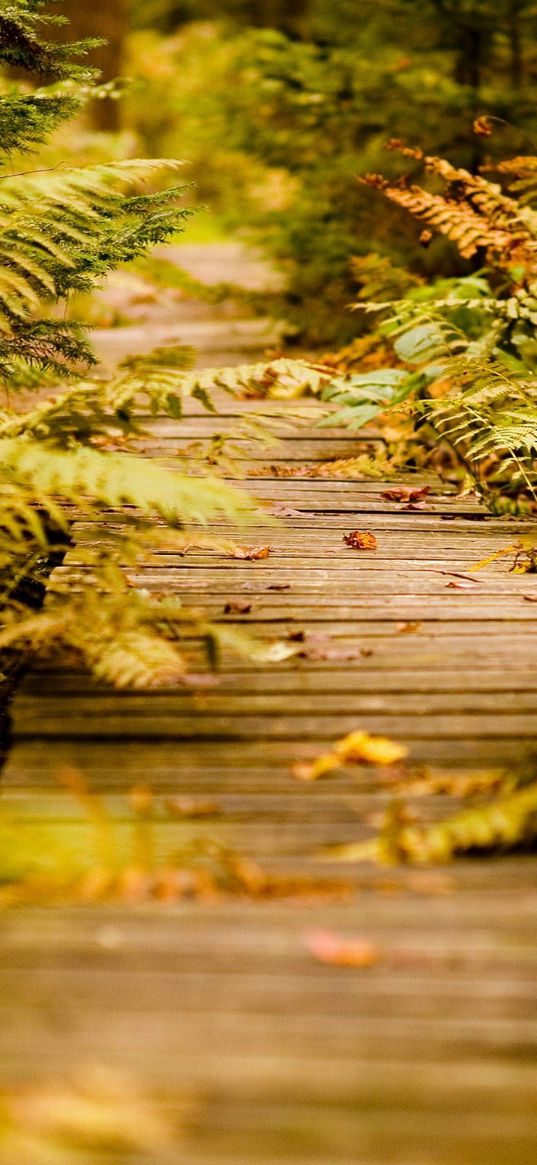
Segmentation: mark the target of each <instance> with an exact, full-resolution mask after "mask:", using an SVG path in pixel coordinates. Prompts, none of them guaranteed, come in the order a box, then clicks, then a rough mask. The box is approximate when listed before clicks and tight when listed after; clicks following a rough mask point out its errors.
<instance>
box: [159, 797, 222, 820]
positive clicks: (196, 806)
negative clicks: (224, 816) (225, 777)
mask: <svg viewBox="0 0 537 1165" xmlns="http://www.w3.org/2000/svg"><path fill="white" fill-rule="evenodd" d="M164 805H165V807H166V811H167V812H168V813H169V814H170V817H190V818H193V817H218V816H219V815H220V814H221V813H222V807H221V806H220V805H219V804H218V801H208V800H203V799H202V798H199V797H167V798H166V800H165V802H164Z"/></svg>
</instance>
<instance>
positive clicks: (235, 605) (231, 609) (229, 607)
mask: <svg viewBox="0 0 537 1165" xmlns="http://www.w3.org/2000/svg"><path fill="white" fill-rule="evenodd" d="M251 610H252V604H251V603H247V602H246V600H245V599H230V600H229V602H228V603H226V605H225V607H224V615H248V614H249V613H250V611H251Z"/></svg>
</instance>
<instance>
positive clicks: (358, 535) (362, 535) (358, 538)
mask: <svg viewBox="0 0 537 1165" xmlns="http://www.w3.org/2000/svg"><path fill="white" fill-rule="evenodd" d="M343 541H344V542H345V544H346V545H347V546H351V547H352V549H353V550H376V549H377V539H376V538H375V535H374V534H371V533H370V532H369V530H352V531H351V533H350V534H344V535H343Z"/></svg>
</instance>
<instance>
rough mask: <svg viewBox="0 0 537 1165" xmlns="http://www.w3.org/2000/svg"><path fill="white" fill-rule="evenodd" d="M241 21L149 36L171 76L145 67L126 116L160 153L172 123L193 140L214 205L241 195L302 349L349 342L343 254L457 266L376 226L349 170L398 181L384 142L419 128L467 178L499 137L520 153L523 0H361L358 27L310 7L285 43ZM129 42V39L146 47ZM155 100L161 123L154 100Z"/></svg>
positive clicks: (330, 4)
mask: <svg viewBox="0 0 537 1165" xmlns="http://www.w3.org/2000/svg"><path fill="white" fill-rule="evenodd" d="M262 7H263V6H261V9H262ZM270 11H274V5H271V6H270ZM226 12H229V7H228V6H225V9H224V10H223V14H225V13H226ZM208 15H210V14H208ZM250 19H252V21H253V22H254V23H256V24H258V25H265V27H262V28H261V30H260V29H259V28H257V29H254V30H253V29H251V28H250V29H248V28H247V29H246V31H243V32H241V33H239V32H235V34H234V35H233V31H232V26H230V25H229V24H228V25H227V27H226V30H225V33H224V32H223V31H222V30H220V33H219V34H218V32H217V33H215V31H214V30H211V29H209V28H208V26H207V25H199V26H193V27H192V28H191V29H189V30H187V31H186V32H181V33H180V34H177V35H176V36H175V37H174V38H172V40H171V41H168V42H164V43H165V44H167V46H168V47H167V49H164V48H162V47H161V48H159V44H160V45H162V43H163V42H158V41H156V42H155V43H154V44H153V46H152V47H153V53H154V52H161V53H163V54H164V57H165V59H166V65H165V67H164V71H165V79H164V78H163V69H162V68H159V69H158V70H157V69H154V76H150V75H149V72H148V70H147V68H146V71H145V84H146V100H145V103H144V108H143V109H142V108H141V107H140V104H138V105H136V104H134V105H131V111H132V116H133V118H134V121H135V124H136V125H137V126H138V127H139V128H141V129H142V131H143V132H144V134H148V135H151V133H155V134H156V139H155V142H158V148H159V149H162V148H163V143H165V146H166V148H167V149H169V148H170V141H171V140H172V139H173V134H174V133H176V132H177V127H180V132H181V134H184V133H185V132H186V135H187V139H186V140H187V141H188V144H187V145H186V146H183V148H186V152H187V153H188V154H191V153H192V151H191V143H192V144H193V146H194V153H193V154H192V157H193V159H194V161H195V167H194V171H195V175H196V179H197V180H199V182H200V186H201V188H202V191H203V194H202V197H203V198H204V199H206V200H207V201H209V203H210V204H211V205H212V206H213V207H215V208H218V209H221V207H222V205H224V204H225V206H226V208H229V207H231V206H232V204H233V202H235V204H236V205H238V203H237V197H236V195H237V187H240V198H241V200H242V199H243V193H242V192H243V190H244V188H245V187H249V190H250V193H251V194H253V195H254V197H249V198H245V199H244V201H242V202H241V211H242V214H241V217H240V221H241V222H243V223H244V222H246V223H247V224H248V225H249V226H250V227H252V228H253V229H254V231H255V232H256V234H257V236H258V237H259V238H261V239H262V241H263V243H264V244H265V245H266V246H267V247H268V248H269V249H270V250H271V251H272V253H273V254H275V255H276V257H277V258H278V260H280V261H281V263H282V268H283V270H284V271H285V274H286V275H287V276H288V279H289V289H288V293H287V294H286V295H285V296H284V297H283V298H282V300H281V301H279V303H278V304H277V305H275V309H276V308H278V309H279V310H280V311H281V312H282V313H283V314H284V315H285V316H286V318H287V319H288V320H289V321H290V323H291V324H292V325H293V328H294V329H295V334H296V335H298V336H299V337H304V338H306V339H307V341H308V342H309V343H322V344H327V343H334V342H336V341H338V342H341V341H346V340H348V339H350V338H351V337H352V336H353V335H354V334H355V333H356V326H357V325H356V321H355V320H353V319H352V317H351V316H349V315H348V314H347V313H346V311H345V308H346V306H347V305H348V304H349V302H350V301H351V300H352V299H353V298H354V296H355V272H354V271H353V267H352V263H351V259H352V256H356V255H358V256H364V255H365V254H366V253H367V251H368V250H369V247H370V243H371V239H372V237H374V238H375V240H376V243H375V246H376V248H377V249H378V250H379V251H381V253H382V255H383V256H384V257H385V258H388V259H390V260H396V261H398V262H401V260H402V261H404V262H405V263H411V265H412V269H413V271H414V273H416V274H418V275H419V274H422V275H427V273H428V272H430V271H431V270H436V271H438V270H442V271H443V273H444V274H446V275H450V274H453V273H456V272H457V271H458V272H459V273H462V272H464V270H465V269H466V268H465V264H464V262H461V261H460V260H458V259H457V258H455V256H454V253H453V252H452V251H451V250H450V249H449V248H448V247H447V246H446V245H445V244H443V243H440V242H437V243H435V244H434V245H433V246H432V247H431V249H430V251H429V250H427V249H420V248H419V247H417V246H416V242H417V237H416V236H417V232H416V230H415V228H414V227H413V226H412V224H411V222H410V220H408V219H405V217H404V216H403V215H401V213H400V210H399V209H396V208H395V207H394V209H393V210H388V209H386V210H385V211H384V212H383V215H382V220H381V221H379V218H378V215H377V214H376V212H375V203H374V202H373V201H372V200H371V198H370V197H369V196H368V193H367V191H366V189H364V188H362V187H361V186H360V185H357V184H356V181H355V179H356V177H357V175H362V176H363V175H366V174H367V173H368V171H370V170H376V169H379V168H382V169H385V168H386V166H387V167H388V172H389V173H390V174H391V176H392V177H396V176H398V175H399V173H400V172H401V165H400V161H399V160H398V159H397V158H396V157H395V156H394V155H392V157H391V158H389V159H388V160H387V161H386V159H385V158H384V149H385V143H386V141H387V140H388V139H389V138H390V137H392V136H396V137H406V138H413V137H416V135H417V134H418V133H419V134H420V135H421V136H422V137H423V138H424V140H426V141H427V142H428V143H430V147H431V150H433V149H434V150H435V151H436V152H437V153H439V154H446V153H447V154H449V156H451V157H452V158H453V159H454V162H455V164H456V165H463V166H466V167H468V168H469V169H471V170H475V169H476V167H477V165H478V164H479V162H480V161H481V160H483V158H484V156H485V150H486V151H487V152H489V153H491V154H492V156H495V155H496V156H498V155H499V154H501V152H502V150H504V148H505V142H506V139H507V141H508V146H509V149H513V148H514V149H515V150H519V151H522V150H523V149H524V148H525V145H526V141H527V139H528V137H529V138H530V139H531V136H532V134H534V131H535V115H534V108H535V105H534V80H533V71H532V55H531V38H532V35H533V31H534V28H535V19H536V10H535V5H534V4H533V3H530V2H529V0H521V3H519V4H517V5H516V11H515V9H514V8H513V5H512V4H508V3H507V2H506V3H503V0H501V2H500V3H493V2H490V3H485V2H481V0H479V2H478V0H476V2H475V3H474V2H472V0H470V2H468V0H453V2H452V0H416V2H415V3H412V4H409V3H407V2H406V0H389V2H387V3H383V4H382V5H373V4H370V5H362V8H361V11H360V18H359V20H358V19H357V18H356V4H355V3H353V2H352V0H311V3H310V4H309V5H307V6H306V10H305V11H301V12H300V14H297V19H296V27H295V30H294V32H293V34H292V35H286V33H285V31H282V27H281V23H279V22H278V19H277V17H276V20H275V21H271V19H270V15H269V10H268V9H266V18H265V19H263V15H262V11H260V13H259V14H258V15H252V16H251V17H250ZM247 21H248V16H247V15H246V17H245V19H244V23H246V24H247ZM271 24H272V27H267V26H269V25H271ZM147 35H148V34H146V33H144V37H145V36H147ZM137 36H138V41H137V42H135V41H133V45H135V43H138V44H139V45H140V46H141V40H140V39H139V34H137ZM166 53H167V54H168V55H167V56H166ZM138 55H139V58H140V59H141V56H142V54H141V51H140V50H138ZM144 55H145V54H144ZM135 56H136V54H135ZM145 56H146V60H147V55H145ZM202 56H203V63H204V68H203V70H202V69H201V68H200V63H201V61H202ZM151 59H153V57H152V56H151ZM209 60H210V66H209V63H208V62H209ZM133 64H134V60H133ZM174 66H175V70H174ZM208 73H210V82H209V83H207V80H206V78H207V74H208ZM202 74H203V81H202V80H201V77H202ZM185 75H186V90H185V89H184V88H183V92H182V94H181V93H180V92H178V88H179V86H178V82H177V80H175V79H174V77H179V76H180V81H181V85H182V86H184V85H185ZM196 77H197V89H196V87H195V78H196ZM165 89H166V90H168V94H170V95H171V96H169V95H167V93H166V92H165ZM157 92H158V94H159V98H160V100H159V119H161V121H160V122H159V119H154V118H152V117H151V108H152V106H151V102H150V101H149V100H148V96H149V94H150V93H157ZM484 113H486V114H488V115H490V116H491V117H492V118H496V119H498V120H497V121H495V122H494V121H493V122H491V123H490V124H494V125H495V126H496V127H499V129H498V132H497V133H496V134H495V136H494V138H493V139H491V138H490V136H487V135H488V127H489V122H485V123H484V129H483V134H482V136H475V135H473V134H472V130H471V127H472V122H473V121H474V118H475V117H476V115H477V114H484ZM507 123H509V125H508V124H507ZM515 127H516V128H515ZM496 139H497V140H496ZM149 140H151V139H150V137H149ZM200 142H203V152H201V151H200V144H199V143H200ZM222 142H225V150H223V148H222ZM196 143H197V145H196ZM152 148H154V145H153V147H152ZM172 152H173V151H172ZM248 159H250V166H251V167H257V170H256V169H253V168H252V169H250V170H249V169H248V165H247V160H248ZM215 160H217V167H216V168H215ZM233 167H235V173H234V172H233ZM223 175H226V178H225V182H223V179H222V176H223ZM256 178H257V182H258V185H259V187H260V190H261V197H258V198H256V197H255V190H254V188H255V185H256ZM230 192H231V195H232V197H231V198H230ZM465 262H466V261H465Z"/></svg>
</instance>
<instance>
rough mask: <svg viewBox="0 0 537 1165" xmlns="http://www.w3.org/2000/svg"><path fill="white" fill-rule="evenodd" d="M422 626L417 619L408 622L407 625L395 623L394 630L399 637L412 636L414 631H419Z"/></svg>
mask: <svg viewBox="0 0 537 1165" xmlns="http://www.w3.org/2000/svg"><path fill="white" fill-rule="evenodd" d="M422 626H423V624H422V622H421V620H419V619H418V620H415V621H412V620H409V621H408V622H407V623H397V624H396V627H395V630H396V631H398V632H399V634H400V635H412V634H413V633H414V632H415V631H419V630H420V627H422Z"/></svg>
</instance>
